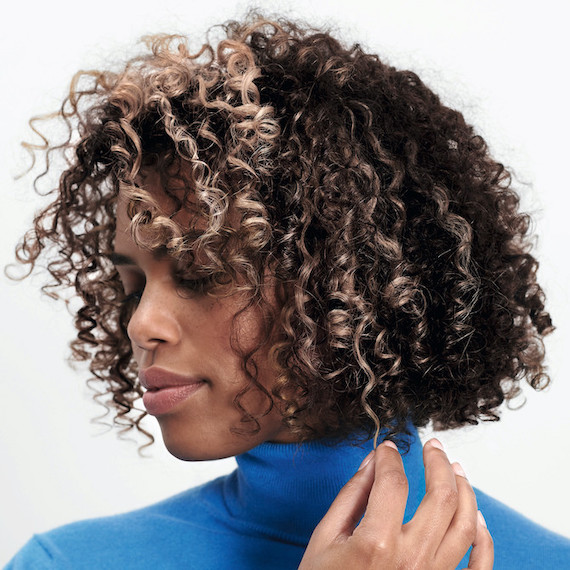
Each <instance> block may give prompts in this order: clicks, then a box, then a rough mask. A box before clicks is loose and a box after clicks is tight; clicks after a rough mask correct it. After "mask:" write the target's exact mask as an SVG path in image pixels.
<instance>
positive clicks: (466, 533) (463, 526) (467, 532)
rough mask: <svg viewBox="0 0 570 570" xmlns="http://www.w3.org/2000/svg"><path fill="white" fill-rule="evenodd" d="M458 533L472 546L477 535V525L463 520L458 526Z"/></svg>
mask: <svg viewBox="0 0 570 570" xmlns="http://www.w3.org/2000/svg"><path fill="white" fill-rule="evenodd" d="M457 532H458V534H459V536H460V537H461V539H462V540H463V541H464V542H466V543H468V544H472V543H473V541H474V540H475V536H476V535H477V524H476V523H475V522H474V521H472V520H462V521H460V522H458V524H457Z"/></svg>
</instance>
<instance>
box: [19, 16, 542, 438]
mask: <svg viewBox="0 0 570 570" xmlns="http://www.w3.org/2000/svg"><path fill="white" fill-rule="evenodd" d="M220 29H221V30H222V31H223V32H224V34H225V37H224V38H223V39H222V40H221V41H220V42H219V43H218V44H217V45H214V44H212V45H210V44H205V45H204V46H203V47H202V48H201V49H200V50H199V51H198V52H197V53H191V51H190V49H189V47H188V43H187V41H186V39H185V38H183V37H178V36H175V37H173V36H153V37H150V38H148V39H147V40H146V45H147V48H148V49H147V51H146V53H145V54H144V55H142V56H140V57H137V58H134V59H132V60H130V61H129V62H128V63H127V64H126V66H125V67H124V68H123V69H122V70H121V71H118V72H111V71H90V72H81V73H79V74H77V76H76V77H75V78H74V80H73V83H72V85H71V90H70V93H69V96H68V97H67V98H66V100H65V101H64V103H63V105H62V108H61V111H60V112H59V117H60V118H61V119H62V120H63V122H64V123H65V124H66V125H67V128H68V137H67V140H66V141H65V142H64V143H63V144H55V143H50V142H49V141H48V140H47V139H44V141H45V148H44V150H45V151H46V156H47V157H48V159H47V167H48V169H50V168H51V164H50V157H51V156H52V155H53V153H56V152H62V153H63V154H64V155H65V156H66V157H67V162H68V164H67V167H66V168H65V170H64V172H63V174H62V175H61V178H60V182H59V187H58V188H56V189H54V190H53V201H52V202H51V204H50V205H49V206H47V207H46V208H45V209H44V210H43V211H41V212H40V213H39V214H38V215H37V216H36V218H35V220H34V227H33V229H32V230H31V231H30V232H28V234H27V235H26V236H25V237H24V239H23V240H22V241H21V243H20V244H19V245H18V248H17V258H18V260H19V261H20V262H22V263H24V264H29V266H30V269H32V268H33V267H34V266H35V264H36V262H37V261H38V258H39V257H40V256H41V255H44V254H45V253H46V252H49V251H54V252H56V255H55V257H54V256H53V255H51V256H48V259H49V262H48V270H49V273H50V274H51V277H52V279H51V281H50V282H49V283H48V284H46V285H45V286H44V290H45V291H46V292H48V294H52V295H53V296H57V292H58V291H59V290H62V289H65V288H67V287H73V288H75V290H76V291H77V294H78V295H79V297H80V298H81V299H82V302H83V305H82V307H81V308H80V309H79V310H78V311H77V314H76V316H75V324H76V327H77V330H78V334H77V338H76V339H75V340H74V341H73V343H72V354H73V357H74V358H75V359H76V360H88V361H90V370H91V372H92V374H93V378H92V379H91V382H97V383H99V384H100V386H101V388H100V389H99V393H100V395H99V397H103V398H104V399H105V398H107V400H108V401H107V405H110V406H112V407H114V408H115V409H116V422H117V423H118V424H120V425H123V426H124V427H126V428H130V427H133V426H135V427H137V428H138V429H139V430H141V431H143V432H144V429H143V428H142V426H141V425H140V420H141V419H142V417H143V416H144V413H141V412H140V410H137V409H136V408H135V402H136V400H137V399H138V398H139V397H140V396H141V390H140V387H139V386H138V384H137V382H136V373H137V372H136V369H135V365H134V363H133V360H132V352H131V347H130V342H129V339H128V337H127V334H126V326H127V323H128V319H129V316H130V313H131V312H132V308H130V307H129V306H128V304H126V303H125V302H124V300H125V299H124V297H125V295H124V293H123V289H122V286H121V283H120V281H119V278H118V275H117V271H116V269H115V268H114V266H113V264H112V263H111V262H110V261H109V256H110V254H111V252H112V250H113V240H114V233H115V215H116V204H117V196H118V193H119V189H120V188H121V191H122V192H123V193H124V194H125V195H126V196H127V197H128V199H129V208H128V212H129V215H130V217H131V230H132V235H133V237H134V239H135V240H136V241H137V243H139V245H141V246H142V247H146V248H147V249H150V250H157V249H161V250H164V249H166V251H167V252H168V253H169V254H170V255H171V256H172V257H173V258H174V259H176V260H177V267H179V268H180V272H181V274H182V278H183V274H184V272H185V271H186V270H187V269H189V268H190V267H192V266H193V264H195V263H196V260H197V259H199V260H200V268H199V269H200V271H201V272H206V273H207V274H208V275H210V276H211V282H212V285H211V290H209V291H208V292H204V293H203V294H216V291H218V290H222V289H224V288H227V287H230V288H235V287H240V288H241V289H243V290H244V291H246V292H247V294H248V298H249V300H250V301H249V306H255V307H257V308H261V310H262V311H263V313H264V319H263V321H264V322H265V323H266V330H265V333H266V334H265V336H264V338H263V339H262V341H261V342H260V346H259V347H258V348H261V347H262V346H265V347H266V348H270V349H271V355H272V356H273V358H274V359H275V362H276V364H277V366H278V369H279V370H281V375H280V377H279V379H278V381H277V383H276V386H275V388H274V389H273V392H272V393H271V394H269V393H268V392H267V391H265V389H264V388H263V387H262V386H261V384H260V383H259V382H258V379H257V374H256V370H257V369H256V366H255V354H256V351H249V352H248V353H247V354H242V356H243V367H244V371H245V372H246V374H247V376H248V378H249V386H247V387H246V388H245V389H244V391H242V393H241V394H240V395H238V397H237V398H236V402H235V404H236V406H238V408H239V409H240V410H241V411H242V416H243V417H242V423H243V425H242V426H241V428H240V429H243V430H244V431H246V432H247V431H250V432H251V431H256V430H257V429H259V423H258V420H259V419H260V418H259V417H256V416H254V415H252V414H250V413H249V412H248V411H247V409H244V407H243V406H241V404H240V400H241V396H243V393H244V392H245V391H247V390H250V389H257V390H261V391H263V392H264V393H265V396H266V398H267V401H268V406H267V409H268V410H269V409H270V408H271V406H272V405H274V403H279V406H280V408H281V409H282V410H283V416H284V417H283V421H284V422H285V423H286V424H287V425H288V426H289V427H290V428H291V429H292V430H293V431H294V432H295V433H296V434H297V435H298V436H299V438H301V439H312V438H317V437H322V436H330V437H342V436H346V435H348V434H350V433H352V432H354V431H356V430H364V432H365V433H367V434H369V435H372V434H373V433H375V431H376V430H377V429H379V428H386V429H388V430H389V431H390V432H391V433H392V434H394V435H395V434H398V433H400V432H404V431H405V429H406V428H405V426H406V422H407V421H409V420H411V421H412V422H413V423H414V424H415V425H417V426H425V425H426V424H427V423H428V422H430V421H431V422H433V424H434V426H435V427H436V428H451V427H458V426H462V425H465V424H476V423H477V422H478V421H479V420H480V419H487V420H496V419H498V413H497V408H498V406H499V405H500V404H501V403H503V401H505V400H508V399H511V398H513V397H515V396H516V395H517V394H518V393H519V391H520V383H521V381H522V380H523V379H526V380H527V381H528V382H529V383H530V385H531V386H532V387H533V388H537V389H538V388H541V387H543V386H545V385H546V384H547V383H548V381H549V379H548V376H547V375H546V374H545V371H544V369H543V365H542V362H543V356H544V354H543V344H542V337H543V336H544V335H545V334H547V333H548V332H550V331H551V330H552V324H551V320H550V317H549V315H548V313H547V312H546V311H545V309H544V295H543V292H542V290H541V288H540V286H539V285H538V284H537V282H536V271H537V265H538V264H537V262H536V260H535V259H534V257H533V256H532V255H531V254H530V237H529V235H528V233H529V223H530V221H529V218H528V216H527V215H525V214H522V213H519V211H518V206H519V198H518V196H517V194H516V193H515V191H514V190H513V189H512V188H511V178H510V175H509V173H508V171H507V170H506V169H505V168H504V167H503V165H502V164H499V163H498V162H496V161H494V160H493V159H492V158H491V156H490V155H489V152H488V149H487V145H486V143H485V141H484V140H483V139H482V138H481V137H480V136H479V135H477V134H476V133H475V131H474V129H473V128H472V127H471V126H470V125H468V124H466V123H465V120H464V118H463V116H462V115H461V113H459V112H457V111H454V110H452V109H449V108H447V107H445V106H444V105H443V104H442V103H441V102H440V100H439V98H438V97H437V95H435V94H434V93H433V92H432V91H431V90H430V89H428V87H426V86H425V85H424V84H423V83H422V81H421V80H420V79H419V78H418V76H417V75H415V74H414V73H412V72H410V71H399V70H396V69H394V68H393V67H390V66H389V65H386V64H384V63H382V61H380V59H379V58H378V57H377V56H376V55H372V54H367V53H365V52H364V51H363V50H362V49H361V48H360V46H358V45H355V46H352V47H348V48H347V47H345V46H343V45H342V44H341V43H339V41H337V40H336V39H334V38H333V37H331V35H330V34H328V33H326V32H322V31H319V30H314V29H311V28H308V27H304V26H301V25H299V24H295V23H292V22H286V21H279V22H268V21H265V20H263V19H261V18H259V17H253V16H252V17H250V18H249V19H248V20H247V21H245V22H241V23H240V22H230V23H228V24H226V25H224V26H222V27H221V28H220ZM35 128H37V127H35ZM149 169H150V170H155V171H158V172H159V174H160V176H161V180H162V184H163V186H164V188H165V192H166V193H167V194H168V195H169V196H170V197H171V199H172V203H173V211H171V212H162V211H161V210H160V208H159V207H158V206H157V204H156V202H155V200H154V198H153V196H152V194H151V193H150V192H149V191H148V190H146V189H145V184H144V179H145V172H147V171H148V170H149ZM181 188H182V189H183V190H182V191H181V190H180V189H181ZM179 210H188V211H191V212H192V217H191V221H190V222H189V223H188V224H187V225H185V226H182V225H180V224H179V223H175V222H174V220H173V214H175V213H176V212H177V211H179ZM268 270H269V271H268ZM268 275H270V276H271V280H272V281H271V283H274V282H275V283H277V287H276V289H277V291H276V297H277V304H276V303H275V302H270V301H269V300H268V299H267V295H266V291H267V283H268V277H267V276H268ZM272 289H273V288H272ZM276 305H277V306H276ZM237 340H238V341H239V339H237ZM236 344H239V342H237V343H236ZM144 433H146V432H144Z"/></svg>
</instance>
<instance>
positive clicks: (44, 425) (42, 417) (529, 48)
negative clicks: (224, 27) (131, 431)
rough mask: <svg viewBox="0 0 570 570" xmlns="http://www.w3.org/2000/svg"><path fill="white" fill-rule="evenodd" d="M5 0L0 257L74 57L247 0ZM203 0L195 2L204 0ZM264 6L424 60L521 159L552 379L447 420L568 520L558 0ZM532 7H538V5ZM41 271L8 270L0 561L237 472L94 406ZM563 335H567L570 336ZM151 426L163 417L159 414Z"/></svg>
mask: <svg viewBox="0 0 570 570" xmlns="http://www.w3.org/2000/svg"><path fill="white" fill-rule="evenodd" d="M195 5H196V7H194V3H193V2H192V1H191V0H184V1H175V0H161V1H160V2H157V1H156V0H153V1H148V0H137V1H136V2H120V1H118V0H113V1H110V0H97V2H77V1H76V0H74V1H73V2H71V1H64V0H50V2H41V3H40V2H37V6H34V7H31V6H30V4H29V3H27V2H18V3H16V2H11V6H10V11H9V12H4V14H3V16H2V24H1V27H2V29H1V30H0V32H1V33H0V53H2V54H3V57H2V63H1V67H0V69H1V73H2V76H1V81H2V83H1V85H2V89H1V90H0V97H1V101H0V105H1V106H0V109H1V122H0V125H1V128H0V144H1V145H2V146H1V148H0V157H1V158H0V160H1V161H2V162H1V168H0V184H1V192H2V206H1V208H0V232H1V239H0V262H1V263H2V265H3V264H5V263H7V262H9V261H10V260H11V259H12V250H13V246H14V244H15V242H16V240H17V239H18V237H19V236H20V234H21V233H22V232H23V231H24V230H25V229H26V228H27V226H28V224H29V222H30V219H31V216H32V213H33V211H34V210H35V209H36V207H37V206H38V204H39V202H38V199H37V198H36V197H34V195H33V193H32V192H31V191H30V189H29V187H30V182H31V181H30V179H29V178H24V179H22V180H18V181H15V180H14V178H13V177H14V175H16V174H18V173H20V172H21V171H22V170H23V169H24V168H25V166H26V165H27V157H26V154H25V153H24V151H22V150H21V149H20V148H19V142H20V141H21V140H24V139H28V140H29V139H30V137H31V133H30V131H29V130H28V127H27V124H26V123H27V120H28V119H29V118H30V117H31V116H32V115H34V114H39V113H43V112H47V111H51V110H54V109H55V108H57V107H58V105H59V102H60V101H61V99H62V98H63V96H64V95H65V93H66V88H67V85H68V83H69V80H70V78H71V76H72V75H73V73H74V72H75V71H76V70H78V69H80V68H92V67H103V66H105V65H106V63H108V62H116V61H119V60H121V59H122V58H123V57H124V56H125V54H128V53H133V50H135V49H136V46H135V42H136V40H137V39H138V38H139V37H140V36H142V35H144V34H147V33H151V32H181V33H189V34H192V35H193V37H194V38H195V42H198V41H200V40H202V38H203V35H204V32H205V30H206V29H207V27H208V26H210V25H212V24H216V23H220V22H222V21H224V20H226V19H229V18H232V17H240V16H242V15H243V14H244V13H245V10H246V6H247V5H246V3H243V2H232V1H225V0H209V1H208V2H200V3H199V4H198V3H196V4H195ZM198 6H199V7H198ZM259 6H261V7H262V8H264V9H265V10H267V11H274V12H278V13H282V14H283V13H285V14H288V15H290V16H293V17H299V16H301V17H304V18H305V19H307V20H308V21H310V22H311V23H315V24H321V23H328V24H331V25H333V26H334V27H335V28H338V29H339V30H340V33H341V35H342V36H343V37H344V38H345V39H346V40H347V41H349V42H352V41H359V42H361V43H362V44H363V45H364V46H365V47H366V48H367V49H368V50H369V51H373V52H377V53H379V54H380V55H381V56H382V57H383V58H384V59H386V60H388V61H390V62H391V63H393V64H395V65H397V66H399V67H407V68H411V69H413V70H415V71H417V72H418V73H419V74H420V75H421V76H422V77H423V78H424V79H425V80H426V81H427V83H428V84H430V85H431V86H432V87H433V88H434V89H435V90H436V91H438V92H439V93H441V94H442V96H443V98H444V100H445V101H446V102H448V103H449V104H451V105H452V106H455V107H457V108H460V109H461V110H462V111H463V112H464V113H465V115H466V117H467V119H468V120H469V121H470V122H473V123H475V124H476V125H477V127H478V129H479V132H481V133H482V134H483V135H484V136H485V137H486V139H487V140H488V142H489V143H490V146H491V148H492V150H493V152H494V153H495V156H496V157H497V158H499V159H500V160H502V161H504V162H505V163H506V164H508V165H510V166H512V167H513V168H514V170H515V172H516V174H517V180H519V182H520V183H521V184H520V186H521V188H522V191H523V193H524V203H525V205H526V207H527V209H530V210H531V211H532V212H533V213H534V214H535V222H536V229H537V232H538V234H539V235H540V238H539V241H538V248H537V253H538V256H539V258H540V260H541V268H540V280H541V282H542V283H543V284H544V287H545V289H546V292H547V295H548V299H549V303H548V307H549V309H550V310H551V312H552V314H553V316H554V319H555V323H556V325H557V326H558V330H557V332H556V333H555V334H554V335H553V336H552V337H550V339H549V340H548V342H547V350H548V363H549V370H550V372H551V375H552V378H553V383H552V386H551V388H549V389H548V390H547V391H546V392H542V393H540V394H535V393H532V390H530V389H529V390H526V391H525V394H526V399H527V402H526V405H525V406H523V408H522V409H520V410H518V411H509V410H506V411H505V412H504V417H503V420H502V421H501V422H500V423H499V424H493V425H487V426H483V427H478V428H475V429H469V430H461V431H459V432H454V433H450V434H440V436H439V437H440V438H441V439H442V440H443V441H444V442H445V443H446V445H447V447H448V450H449V453H450V455H451V457H452V458H453V459H454V460H459V461H460V462H461V463H462V465H463V466H464V468H465V470H466V472H467V474H468V476H469V477H470V479H471V481H472V482H473V483H474V484H475V485H477V486H478V487H480V488H482V489H483V490H485V491H486V492H488V493H489V494H491V495H493V496H495V497H497V498H499V499H501V500H503V501H504V502H506V503H508V504H509V505H511V506H512V507H514V508H516V509H517V510H519V511H521V512H523V513H524V514H526V515H527V516H529V517H531V518H533V519H534V520H536V521H538V522H540V523H541V524H543V525H546V526H547V527H549V528H551V529H553V530H556V531H558V532H561V533H563V534H566V535H570V523H569V518H568V515H567V512H568V507H569V506H570V505H569V500H568V493H567V487H568V471H569V469H568V468H569V459H568V455H569V454H568V444H567V438H568V435H569V427H570V421H569V414H568V400H569V398H570V388H569V383H568V379H567V378H568V372H567V370H566V368H567V366H566V362H565V357H566V356H567V354H566V353H567V351H568V348H567V347H570V342H569V341H570V331H569V326H570V312H569V306H570V299H569V295H568V287H567V284H568V282H569V278H570V270H569V268H568V261H569V256H568V246H567V244H568V234H569V231H568V228H569V225H570V224H569V221H568V216H569V210H568V208H569V206H570V204H569V199H568V190H569V188H568V172H567V170H568V163H569V161H570V156H569V150H570V149H569V145H568V133H569V131H570V123H569V119H568V85H567V75H568V63H567V59H566V57H565V56H567V54H568V53H570V45H569V44H570V42H569V41H568V33H567V29H566V26H565V24H564V22H565V20H566V18H565V16H564V15H563V13H562V7H561V6H562V2H557V1H556V0H552V1H550V0H546V1H542V2H540V3H522V2H518V1H516V0H512V1H503V2H501V1H497V0H493V1H489V0H484V1H481V0H479V1H477V2H464V1H457V0H455V1H453V2H452V1H435V0H425V1H421V0H418V1H405V0H403V1H402V0H400V1H397V2H396V1H394V0H391V1H389V2H385V1H382V0H380V1H375V2H370V3H367V2H366V1H365V0H350V1H342V2H341V1H332V0H328V1H324V0H312V1H311V2H307V1H306V0H295V1H289V2H285V1H283V2H279V1H275V2H271V3H261V4H259ZM531 6H532V8H531ZM39 283H40V282H39V281H38V280H37V279H36V280H34V279H32V280H31V281H28V282H24V283H19V284H13V283H10V282H8V281H7V280H6V278H5V277H3V276H1V277H0V288H1V290H0V303H1V307H0V319H1V320H0V322H1V326H2V337H1V338H2V342H1V345H0V346H1V352H0V421H1V422H2V423H1V426H0V513H1V514H0V564H1V563H4V562H6V561H7V560H8V558H9V557H10V555H11V554H13V552H14V551H15V550H16V549H17V548H19V547H20V546H21V545H22V544H23V543H24V542H25V540H27V538H29V536H30V535H31V534H32V533H34V532H40V531H44V530H47V529H49V528H51V527H53V526H55V525H60V524H63V523H66V522H69V521H72V520H76V519H79V518H85V517H92V516H99V515H106V514H111V513H117V512H121V511H124V510H128V509H133V508H136V507H139V506H143V505H145V504H148V503H151V502H154V501H156V500H158V499H160V498H163V497H166V496H168V495H171V494H174V493H175V492H177V491H179V490H182V489H185V488H187V487H190V486H193V485H195V484H197V483H198V482H201V481H203V480H205V479H208V478H210V477H212V476H214V475H215V474H217V473H221V472H225V471H228V470H229V469H231V468H232V466H233V460H224V461H220V462H213V463H201V464H185V463H182V462H179V461H177V460H175V459H173V458H171V457H170V456H169V455H168V454H167V453H166V452H165V451H164V450H163V448H162V445H161V442H160V439H159V441H158V443H157V445H155V446H154V448H153V449H152V450H151V451H150V452H149V453H148V454H147V455H149V457H148V458H141V457H139V456H138V454H137V445H136V444H135V443H130V442H121V441H118V440H117V438H116V437H115V434H114V433H112V432H111V433H108V430H106V429H105V428H104V427H103V426H101V425H97V424H93V423H92V422H91V421H90V419H91V418H93V417H95V416H97V415H99V414H100V412H101V410H102V408H100V407H99V406H97V405H96V404H94V403H93V402H92V401H91V396H90V393H89V391H88V390H87V388H86V387H85V385H84V378H85V373H84V372H82V371H81V370H79V371H73V370H71V369H70V368H69V367H68V366H67V365H66V364H65V357H66V355H67V352H68V351H67V348H66V344H67V342H68V340H70V339H71V338H72V336H73V330H72V327H71V325H70V317H69V316H68V314H67V313H66V311H65V309H64V307H62V306H59V305H56V304H54V303H53V302H52V301H50V300H49V299H46V298H42V297H41V296H40V294H39V292H38V284H39ZM565 349H566V351H565ZM148 426H149V427H153V420H152V418H150V419H149V422H148Z"/></svg>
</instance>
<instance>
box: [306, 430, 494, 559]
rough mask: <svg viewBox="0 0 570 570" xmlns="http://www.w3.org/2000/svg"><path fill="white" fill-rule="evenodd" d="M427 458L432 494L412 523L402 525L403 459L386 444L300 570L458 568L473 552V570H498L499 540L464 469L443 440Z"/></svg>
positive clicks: (322, 528) (344, 496)
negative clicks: (495, 564) (451, 460)
mask: <svg viewBox="0 0 570 570" xmlns="http://www.w3.org/2000/svg"><path fill="white" fill-rule="evenodd" d="M423 457H424V466H425V473H426V495H425V497H424V499H423V500H422V502H421V504H420V506H419V507H418V510H417V511H416V513H415V514H414V516H413V518H412V520H411V521H409V522H408V523H406V524H402V523H403V518H404V511H405V508H406V499H407V496H408V480H407V478H406V475H405V472H404V467H403V463H402V459H401V458H400V454H399V453H398V451H397V448H396V446H395V444H394V443H392V442H391V441H385V442H383V443H382V444H381V445H380V446H378V448H377V449H376V451H373V452H371V453H370V455H368V457H366V459H365V460H364V461H363V462H362V464H361V466H360V469H359V470H358V472H357V473H356V474H355V475H354V476H353V477H352V479H351V480H350V481H349V482H348V483H347V484H346V485H345V486H344V487H343V488H342V489H341V491H340V493H339V494H338V496H337V498H336V499H335V501H334V502H333V504H332V505H331V507H330V509H329V510H328V512H327V514H326V515H325V516H324V517H323V519H322V520H321V522H320V523H319V525H318V526H317V528H316V529H315V531H314V533H313V535H312V537H311V540H310V542H309V545H308V547H307V550H306V552H305V555H304V557H303V560H302V561H301V565H300V566H299V570H318V569H321V568H322V569H325V568H326V569H327V570H335V569H339V570H345V569H346V568H363V569H364V568H382V569H384V570H385V569H400V568H422V569H429V570H431V569H437V570H444V569H454V568H456V567H457V565H458V564H459V563H460V561H461V559H462V558H463V556H464V555H465V553H466V552H467V550H468V549H469V547H470V546H473V549H472V551H471V555H470V558H469V568H471V569H474V570H488V569H492V568H493V540H492V538H491V535H490V534H489V531H488V530H487V527H486V525H485V522H484V519H483V516H482V515H481V514H480V513H478V511H477V501H476V498H475V493H474V492H473V488H472V487H471V485H470V483H469V481H468V480H467V479H466V478H465V475H464V473H463V470H462V469H461V467H460V466H459V464H457V463H455V464H453V465H451V464H450V463H449V460H448V458H447V455H446V454H445V452H444V451H443V448H442V446H441V444H440V443H439V441H437V440H433V439H432V440H430V441H428V442H427V443H426V445H425V446H424V454H423ZM363 515H364V516H363ZM361 519H362V520H361ZM359 521H360V522H359Z"/></svg>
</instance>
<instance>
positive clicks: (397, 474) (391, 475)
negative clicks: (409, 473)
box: [381, 469, 408, 490]
mask: <svg viewBox="0 0 570 570" xmlns="http://www.w3.org/2000/svg"><path fill="white" fill-rule="evenodd" d="M381 477H382V482H383V484H384V485H387V486H389V487H392V488H395V489H401V490H407V489H408V479H407V477H406V475H405V473H404V472H403V471H401V470H399V469H388V470H386V471H384V472H383V473H382V475H381Z"/></svg>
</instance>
